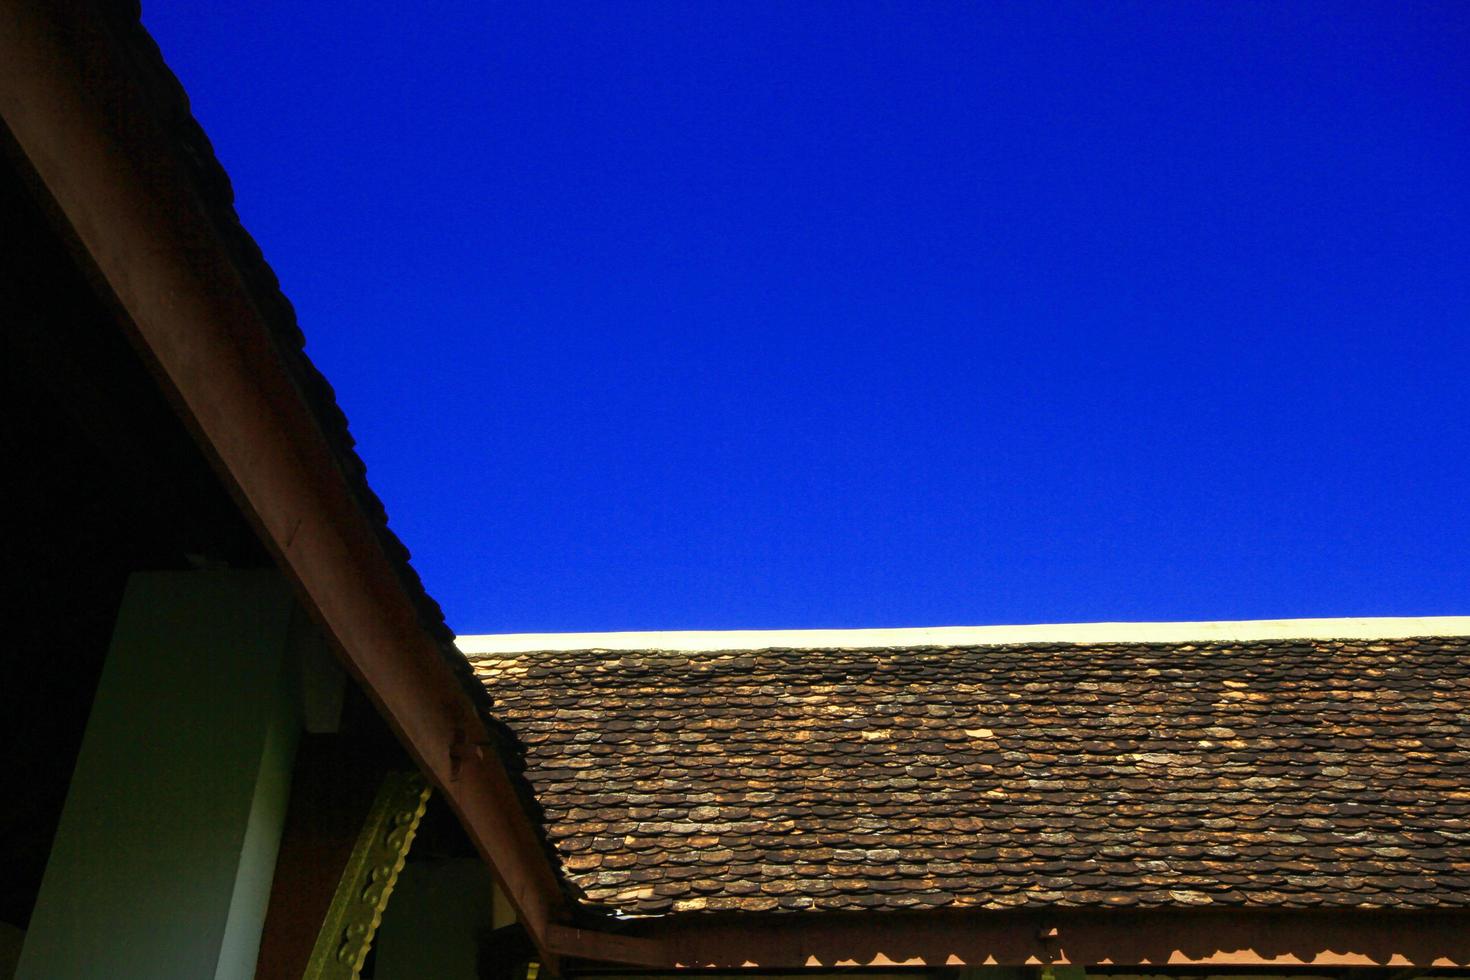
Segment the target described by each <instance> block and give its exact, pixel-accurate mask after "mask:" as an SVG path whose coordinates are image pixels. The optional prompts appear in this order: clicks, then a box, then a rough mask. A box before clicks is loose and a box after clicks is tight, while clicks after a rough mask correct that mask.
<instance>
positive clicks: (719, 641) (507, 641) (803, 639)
mask: <svg viewBox="0 0 1470 980" xmlns="http://www.w3.org/2000/svg"><path fill="white" fill-rule="evenodd" d="M1410 636H1470V616H1380V617H1349V618H1343V619H1244V620H1226V621H1220V622H1182V623H1056V624H1036V625H1027V626H931V627H914V628H901V629H835V630H823V629H803V630H667V631H645V632H622V633H488V634H480V635H476V636H460V637H459V638H458V640H457V641H456V642H457V643H458V645H459V649H460V650H461V652H463V653H464V654H465V655H466V656H469V657H475V656H484V655H487V654H496V653H532V652H542V651H545V652H551V651H565V650H639V651H647V650H669V651H681V652H694V651H714V650H769V649H774V648H808V649H848V650H855V649H865V648H873V647H920V646H995V645H1000V644H1008V643H1189V642H1194V641H1249V640H1389V639H1400V638H1403V637H1410Z"/></svg>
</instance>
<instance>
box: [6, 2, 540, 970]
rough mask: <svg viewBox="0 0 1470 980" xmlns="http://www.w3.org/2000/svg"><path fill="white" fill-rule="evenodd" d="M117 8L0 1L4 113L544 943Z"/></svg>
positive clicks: (520, 839) (473, 767) (441, 687)
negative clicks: (122, 31) (122, 29)
mask: <svg viewBox="0 0 1470 980" xmlns="http://www.w3.org/2000/svg"><path fill="white" fill-rule="evenodd" d="M126 16H127V15H124V17H119V16H117V11H115V10H113V9H112V8H99V7H98V6H96V5H94V4H91V3H87V2H83V0H69V2H57V3H32V2H28V0H3V2H0V117H3V119H4V121H5V124H6V126H7V127H8V128H9V130H10V132H11V134H12V136H13V138H14V140H15V142H16V143H17V144H18V146H19V147H20V150H21V151H22V152H23V154H24V155H25V157H26V158H27V160H28V161H29V164H30V166H31V168H32V169H33V170H34V172H35V174H36V176H37V177H38V178H39V181H40V183H41V184H42V185H44V188H45V190H46V193H47V194H48V195H49V197H50V199H51V203H52V204H54V206H55V209H56V212H57V213H58V214H59V216H60V217H61V219H62V220H63V221H64V223H65V224H66V226H67V229H68V232H69V234H70V236H71V237H73V238H74V240H75V241H76V242H77V244H78V246H79V248H80V250H81V251H82V252H83V253H85V254H84V256H83V259H84V261H85V263H86V264H87V265H89V266H90V268H91V270H92V271H93V273H94V274H95V277H96V279H97V280H98V282H99V284H100V285H101V286H102V288H104V289H105V290H106V291H107V292H109V293H110V294H111V297H112V298H113V299H115V301H116V303H117V305H118V307H119V308H120V309H121V310H122V311H123V312H124V313H125V316H126V319H127V321H128V323H129V324H130V327H131V329H132V330H133V333H134V337H133V339H134V341H135V343H136V346H137V347H138V349H139V350H140V351H141V353H142V354H143V355H144V357H145V359H146V360H147V361H148V362H149V363H150V366H151V367H152V368H153V369H154V370H155V373H156V376H157V378H158V380H159V382H160V385H161V386H162V387H163V389H164V390H165V393H166V394H167V395H169V396H170V398H171V400H172V401H173V403H174V405H175V407H176V409H177V410H178V412H179V413H180V415H181V417H182V418H183V419H184V420H185V422H186V423H187V424H188V425H189V426H190V427H191V428H192V430H193V431H194V433H195V434H196V436H197V438H198V440H199V443H200V445H201V447H202V448H203V450H204V452H205V453H206V455H207V456H209V457H210V458H211V459H212V460H213V461H214V463H215V464H216V466H217V468H218V470H219V471H220V473H221V474H222V476H223V477H224V479H225V481H226V483H227V484H228V485H229V487H230V488H231V490H232V492H233V493H234V494H235V495H236V497H237V500H238V501H239V503H240V505H241V507H242V509H243V510H244V511H245V513H246V514H247V516H249V517H250V518H251V519H252V521H253V522H254V524H255V525H256V527H257V529H258V530H259V533H260V535H261V537H262V539H263V540H264V541H265V542H266V543H267V545H268V546H269V547H270V548H271V549H272V550H273V552H274V553H275V555H276V557H277V560H278V562H279V564H280V567H281V568H282V570H283V571H284V572H285V574H287V575H288V576H289V577H290V578H291V579H292V581H293V582H294V584H295V586H296V587H297V590H298V593H299V595H300V597H301V599H302V601H303V603H304V604H305V605H306V607H307V608H308V609H309V610H311V611H312V612H313V613H314V615H315V616H316V617H317V619H318V620H319V622H320V624H321V626H322V627H323V629H324V631H325V632H326V634H327V635H328V636H329V637H330V638H331V640H332V641H333V642H334V645H335V646H336V647H337V649H338V650H339V652H340V653H341V655H342V657H343V660H344V662H345V664H346V665H347V667H348V668H349V670H351V671H352V673H353V674H354V675H355V676H356V677H357V679H358V680H359V681H360V683H361V684H362V685H363V687H364V689H365V690H366V691H367V692H368V693H369V695H370V696H371V697H372V698H373V699H374V700H375V701H376V703H377V705H378V707H379V709H380V711H381V712H382V715H383V717H384V718H385V719H386V720H387V722H388V723H389V725H390V726H391V727H392V728H393V730H394V731H395V733H396V734H397V735H398V737H399V738H400V740H401V741H402V742H403V744H404V746H405V747H406V748H407V749H408V751H409V752H410V753H411V754H412V755H413V756H414V758H415V760H416V761H417V763H418V764H419V765H420V766H421V767H422V769H423V771H424V773H425V774H426V775H428V776H429V778H430V779H431V780H432V781H433V782H434V784H435V785H436V786H437V787H438V788H439V790H441V791H442V792H443V794H444V796H445V798H446V799H447V800H448V802H449V804H450V806H451V807H452V808H453V809H454V811H455V812H456V813H457V814H458V816H459V817H460V819H461V821H462V822H463V824H464V827H465V829H466V831H467V832H468V834H469V836H470V837H471V839H472V840H473V842H474V843H475V845H476V847H477V848H478V849H479V851H480V852H481V854H482V855H483V856H484V858H485V860H486V861H487V862H488V863H489V865H490V867H491V868H492V870H493V871H494V873H495V875H496V877H497V878H498V880H499V881H500V883H501V885H502V887H503V888H504V890H505V892H506V894H507V895H508V896H509V898H510V900H511V902H512V903H513V904H514V906H515V908H516V911H517V913H518V914H519V916H520V918H521V921H522V922H523V923H524V924H525V926H526V928H527V930H528V931H529V932H530V934H531V935H532V937H533V938H534V939H535V940H536V941H537V943H538V945H540V946H541V947H542V950H543V952H544V953H548V954H549V951H548V950H547V948H546V947H545V944H544V939H543V937H544V934H545V930H546V927H547V925H548V924H549V923H551V922H553V921H556V920H558V919H561V918H564V917H565V915H566V914H567V912H566V909H565V907H564V903H563V897H562V892H561V888H560V886H559V884H558V880H557V877H556V875H555V873H554V871H553V869H552V867H551V865H550V862H549V861H548V859H547V856H546V853H545V850H544V845H543V843H542V841H541V838H540V836H539V834H538V831H537V828H536V826H535V824H534V823H533V821H532V820H531V819H530V818H529V817H528V815H527V813H526V812H525V809H524V808H523V805H522V803H521V797H520V796H519V794H518V790H517V787H516V785H515V783H514V780H513V778H512V775H511V774H510V772H509V771H508V770H507V768H506V766H505V764H504V761H503V760H502V758H501V757H500V755H498V754H497V752H495V751H493V750H486V749H485V748H484V747H485V746H489V745H492V744H493V738H494V733H492V732H491V731H489V730H488V727H487V724H486V722H485V720H484V716H483V713H482V711H481V706H480V705H479V704H477V703H476V701H475V700H474V698H473V697H472V696H471V694H470V692H469V690H468V688H467V685H466V684H465V683H464V682H463V677H462V676H460V675H459V674H458V673H457V672H456V670H455V668H454V665H453V663H452V660H451V659H450V658H448V657H446V655H445V649H444V642H445V640H444V637H443V636H439V635H435V632H434V631H433V630H432V629H431V628H430V627H429V626H427V625H426V624H425V621H424V618H423V615H422V602H420V601H418V598H417V597H415V596H414V595H413V594H412V593H411V591H410V590H409V589H407V588H405V584H404V579H403V571H402V568H401V567H398V565H395V561H394V559H393V558H391V557H390V556H389V554H388V553H387V552H386V551H385V549H384V543H383V536H382V527H381V526H380V525H381V521H379V520H377V519H376V518H375V517H374V516H372V515H370V514H369V513H367V511H366V509H365V508H364V506H363V500H362V495H361V493H360V492H359V491H358V489H357V488H356V487H354V485H353V482H352V480H351V478H350V477H349V475H348V472H347V470H346V467H347V466H348V465H349V464H348V463H346V462H345V461H344V460H343V459H342V458H341V455H340V453H339V452H338V448H337V447H336V446H334V445H333V442H332V440H331V439H330V438H329V437H328V435H327V433H326V432H324V429H323V426H322V420H321V418H320V416H319V414H318V412H319V408H320V406H314V405H313V404H311V401H310V399H308V398H307V397H306V396H305V395H304V394H303V391H302V389H301V385H300V379H299V375H293V373H292V372H291V371H290V370H288V368H287V365H286V364H285V362H284V361H283V358H282V355H281V350H280V347H279V344H278V338H277V337H276V335H275V334H273V332H272V331H273V326H274V325H273V324H272V323H271V322H269V316H270V314H269V312H267V311H268V308H269V307H271V306H272V304H274V305H276V306H279V305H280V304H282V303H283V302H284V301H283V300H281V299H280V297H279V296H278V295H277V296H274V297H270V296H262V295H261V291H260V289H259V285H258V277H257V278H256V279H255V280H252V278H251V277H250V276H249V275H247V274H246V273H245V272H244V271H242V269H241V267H240V263H239V261H238V252H237V251H235V250H232V249H231V248H229V247H228V246H227V245H226V243H225V242H224V240H223V239H222V237H221V229H220V224H219V221H220V218H219V215H218V214H217V213H214V212H212V211H211V208H210V206H209V203H208V202H207V201H206V200H204V198H205V196H206V195H205V194H204V193H203V192H202V191H201V189H200V186H199V179H198V170H197V166H195V167H194V169H191V162H190V161H188V160H186V159H183V156H184V154H183V150H182V147H181V146H180V144H179V142H178V140H177V139H176V138H175V137H176V134H175V133H173V132H171V131H170V127H169V125H168V122H167V121H165V120H164V119H163V118H161V114H160V111H159V107H158V105H157V104H156V101H155V99H154V94H155V92H154V90H153V89H152V88H150V84H152V83H153V82H154V80H151V79H150V78H149V77H148V73H149V72H150V71H152V72H154V73H157V72H158V71H161V70H163V69H162V67H161V63H159V64H157V65H148V64H143V65H141V66H140V52H139V51H138V50H137V48H136V47H134V46H130V45H129V44H128V43H127V42H126V39H125V38H122V37H120V36H119V29H118V24H119V22H120V21H121V20H123V19H125V17H126ZM132 16H133V17H135V13H134V14H133V15H132ZM131 26H132V28H133V29H136V30H138V31H139V32H141V28H138V27H137V25H136V23H135V21H134V22H133V23H132V25H131ZM195 164H197V161H196V162H195ZM218 179H219V180H221V181H222V180H223V179H224V178H223V175H222V174H220V175H219V176H218ZM551 962H553V963H554V960H552V961H551Z"/></svg>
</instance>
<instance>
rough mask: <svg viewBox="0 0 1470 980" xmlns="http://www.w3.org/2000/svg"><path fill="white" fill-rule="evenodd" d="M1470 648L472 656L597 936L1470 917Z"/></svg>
mask: <svg viewBox="0 0 1470 980" xmlns="http://www.w3.org/2000/svg"><path fill="white" fill-rule="evenodd" d="M1467 625H1470V621H1467V620H1464V619H1429V620H1407V621H1406V620H1338V621H1332V620H1328V621H1295V622H1292V621H1285V622H1280V621H1278V622H1274V623H1239V624H1149V625H1139V624H1132V625H1130V624H1110V625H1108V624H1105V625H1102V626H1091V627H1087V626H1074V627H1021V628H980V629H976V630H940V631H912V632H907V633H905V632H903V631H862V630H859V631H850V632H841V633H820V634H801V633H798V634H762V633H733V634H665V635H663V637H662V638H660V636H659V635H658V634H606V635H604V636H602V637H597V636H596V635H590V636H589V635H587V634H581V635H579V636H578V637H576V638H566V639H562V640H553V639H550V638H548V637H546V636H537V637H478V638H477V637H467V638H463V639H462V641H461V647H462V649H464V650H465V651H466V653H467V655H468V656H469V658H470V660H471V663H472V664H473V666H474V669H475V672H476V674H477V675H478V676H479V677H480V678H481V679H482V681H483V682H484V684H485V686H486V688H487V690H488V691H489V693H490V695H491V697H492V698H493V700H494V703H495V711H496V714H497V716H498V717H499V718H500V719H501V720H502V721H504V722H505V723H506V724H508V725H509V727H510V728H511V729H512V730H513V731H514V733H515V734H516V735H517V736H518V737H519V739H520V741H521V743H522V745H523V748H524V752H525V762H526V775H527V777H528V778H529V780H530V782H531V784H532V786H533V788H534V792H535V795H536V799H537V802H538V803H539V805H540V807H541V809H542V811H543V818H544V821H545V827H546V831H547V834H548V836H549V837H550V839H551V841H552V842H553V844H554V847H555V850H556V856H557V858H558V859H559V861H560V864H561V870H562V872H563V873H564V875H565V877H566V879H567V881H568V882H569V884H570V885H571V886H572V889H573V891H574V892H575V893H576V894H577V895H578V896H579V898H580V900H581V901H582V902H583V903H584V905H585V906H586V907H587V908H589V909H596V910H601V911H605V912H610V913H614V914H617V915H620V916H650V915H662V914H666V913H679V912H700V911H707V912H713V911H736V910H743V911H753V912H765V911H781V910H790V911H799V910H856V909H880V908H881V909H920V908H938V907H950V908H962V907H970V908H989V909H1000V908H1012V907H1022V906H1024V907H1048V906H1055V907H1084V908H1085V907H1109V906H1133V907H1182V906H1217V907H1219V906H1251V907H1281V908H1303V907H1326V906H1332V907H1343V906H1356V907H1377V908H1408V907H1424V906H1431V907H1432V906H1438V907H1455V908H1463V907H1470V638H1467V636H1466V635H1465V634H1466V633H1470V629H1467V628H1466V627H1467ZM1017 630H1019V632H1017ZM1292 633H1296V634H1299V635H1296V636H1292V635H1290V634H1292ZM1415 633H1422V634H1423V635H1414V634H1415ZM1129 634H1131V635H1133V636H1134V637H1135V639H1133V640H1128V639H1125V638H1123V637H1125V636H1127V635H1129ZM1191 636H1194V637H1196V639H1189V638H1188V637H1191ZM807 637H810V638H813V639H817V640H818V641H819V642H817V643H814V644H810V645H803V643H802V640H803V638H807ZM1047 637H1051V639H1048V638H1047ZM880 638H881V639H882V640H883V642H881V643H878V642H874V641H875V640H876V639H880ZM680 643H683V644H684V645H685V647H686V648H685V649H681V648H679V646H678V644H680ZM518 646H519V647H521V649H519V650H517V649H516V647H518ZM537 647H539V649H538V648H537ZM558 647H560V648H558Z"/></svg>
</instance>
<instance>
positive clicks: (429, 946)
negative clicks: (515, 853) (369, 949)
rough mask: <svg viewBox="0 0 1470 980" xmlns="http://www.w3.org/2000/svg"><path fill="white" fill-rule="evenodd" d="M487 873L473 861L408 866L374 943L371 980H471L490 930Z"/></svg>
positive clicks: (473, 978)
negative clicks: (481, 939) (479, 942)
mask: <svg viewBox="0 0 1470 980" xmlns="http://www.w3.org/2000/svg"><path fill="white" fill-rule="evenodd" d="M491 887H492V884H491V880H490V872H489V871H487V870H486V868H485V865H484V863H483V862H482V861H480V860H479V859H478V858H455V859H450V860H431V861H409V862H408V863H407V864H405V865H404V866H403V873H402V874H401V875H399V877H398V884H397V885H395V886H394V888H393V894H392V896H391V897H390V898H389V899H388V908H387V910H386V911H384V913H383V924H382V925H381V926H379V927H378V935H377V938H376V939H375V940H374V946H375V948H376V950H377V953H376V969H375V972H374V977H375V978H376V980H424V978H427V977H433V978H434V980H475V978H476V977H477V976H478V974H477V973H476V972H475V954H476V945H477V939H478V937H479V936H481V935H482V934H484V933H485V932H488V931H489V929H490V928H491V924H492V916H493V906H492V897H491Z"/></svg>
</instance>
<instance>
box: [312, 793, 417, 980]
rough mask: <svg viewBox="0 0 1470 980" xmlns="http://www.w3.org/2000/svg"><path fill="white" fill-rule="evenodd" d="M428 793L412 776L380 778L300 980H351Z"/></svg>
mask: <svg viewBox="0 0 1470 980" xmlns="http://www.w3.org/2000/svg"><path fill="white" fill-rule="evenodd" d="M430 792H431V790H430V787H429V784H428V783H427V782H426V781H425V780H424V777H423V776H421V775H419V774H418V773H416V772H412V773H409V772H394V773H389V774H388V775H387V776H386V777H384V779H383V785H382V787H381V788H380V789H379V790H378V795H377V798H376V799H374V800H373V806H372V809H371V810H370V811H368V818H367V822H366V823H364V824H363V828H362V833H361V835H360V836H359V837H358V839H357V844H356V846H355V847H353V849H352V856H351V857H350V858H349V859H348V861H347V867H346V868H345V869H343V871H342V880H341V881H340V882H339V883H338V885H337V892H336V895H335V896H334V897H333V898H332V904H331V907H330V908H329V909H328V910H327V917H326V920H325V921H324V922H323V923H322V929H321V932H320V933H319V934H318V935H317V940H316V945H315V946H314V947H313V948H312V951H311V960H310V961H309V963H308V964H307V968H306V973H305V975H304V977H303V980H357V976H358V974H359V973H360V972H361V970H362V964H363V961H364V960H365V959H366V958H367V954H368V949H369V948H370V947H371V946H372V942H373V934H374V933H375V932H377V929H378V923H379V922H381V921H382V917H383V910H384V909H385V908H387V907H388V896H389V895H390V894H391V893H392V891H393V885H394V884H395V883H396V882H397V880H398V872H400V871H401V870H403V862H404V859H405V858H407V857H408V848H409V846H410V845H411V844H412V843H413V836H414V834H415V833H416V832H417V831H418V826H419V821H420V820H421V819H422V818H423V815H424V808H425V806H427V804H428V802H429V793H430Z"/></svg>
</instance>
